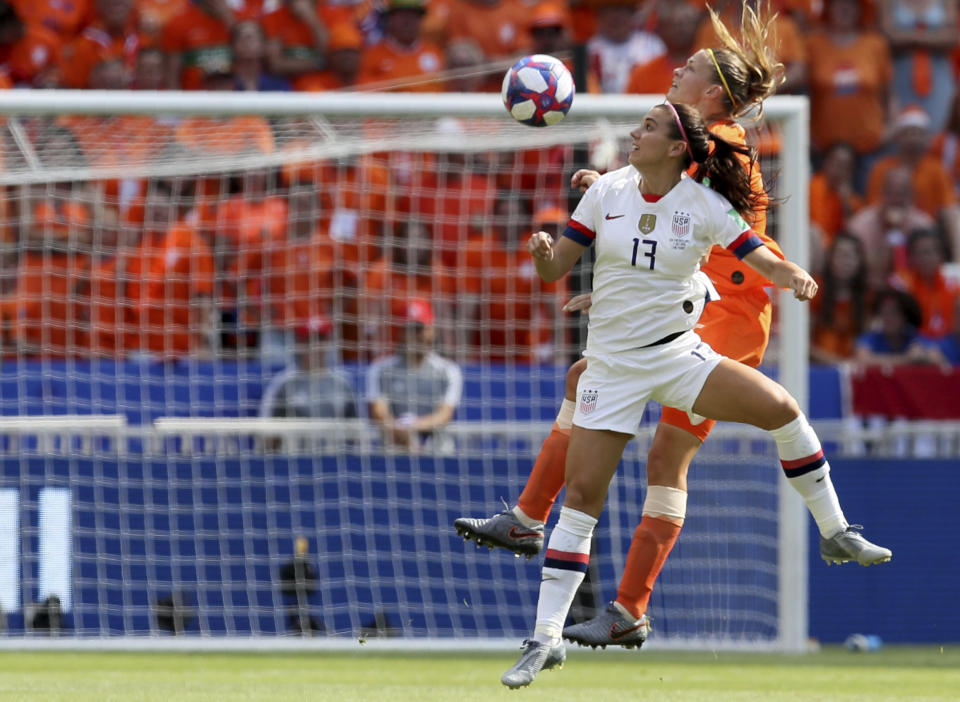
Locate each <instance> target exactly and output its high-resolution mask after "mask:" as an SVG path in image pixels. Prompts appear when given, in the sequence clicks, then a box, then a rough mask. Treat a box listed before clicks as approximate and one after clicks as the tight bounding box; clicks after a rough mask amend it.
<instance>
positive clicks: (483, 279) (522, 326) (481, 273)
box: [457, 234, 565, 363]
mask: <svg viewBox="0 0 960 702" xmlns="http://www.w3.org/2000/svg"><path fill="white" fill-rule="evenodd" d="M457 282H458V285H459V290H458V293H460V292H466V293H469V294H470V295H471V296H473V297H474V298H476V299H479V300H480V305H479V308H478V310H477V314H478V318H477V320H476V326H477V335H478V338H477V339H476V340H475V352H476V354H479V352H480V351H481V350H482V352H483V358H484V359H485V360H491V361H496V362H503V361H507V362H523V363H530V362H533V361H534V360H536V350H537V347H538V346H540V345H542V344H545V343H548V342H549V341H550V340H551V339H552V328H551V326H552V325H551V322H552V319H551V317H550V314H549V310H547V309H546V307H545V305H547V304H548V299H549V298H556V296H557V295H558V294H559V292H560V291H561V290H565V284H564V283H563V282H560V281H557V282H554V283H545V282H543V281H542V280H541V279H540V276H538V275H537V271H536V267H535V266H534V265H533V262H532V261H531V259H530V254H528V253H527V252H526V249H525V248H524V247H523V246H522V245H518V246H517V247H516V248H513V249H508V248H506V247H505V245H504V243H503V241H502V240H501V238H500V237H498V236H496V235H495V234H483V235H480V236H475V237H472V238H471V239H470V240H469V242H467V244H466V246H465V247H463V248H462V249H461V260H460V264H459V266H458V268H457ZM553 301H554V302H555V300H553Z"/></svg>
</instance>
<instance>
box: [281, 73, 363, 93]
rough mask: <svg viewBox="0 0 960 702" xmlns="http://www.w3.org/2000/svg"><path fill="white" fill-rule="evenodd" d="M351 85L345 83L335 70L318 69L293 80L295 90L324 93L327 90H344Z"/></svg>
mask: <svg viewBox="0 0 960 702" xmlns="http://www.w3.org/2000/svg"><path fill="white" fill-rule="evenodd" d="M349 87H350V85H348V84H347V83H344V82H343V81H342V80H340V78H339V77H337V75H336V74H335V73H334V72H333V71H317V72H316V73H307V74H305V75H302V76H297V77H296V78H295V79H294V81H293V89H294V90H302V91H304V92H308V93H322V92H325V91H327V90H343V89H344V88H349Z"/></svg>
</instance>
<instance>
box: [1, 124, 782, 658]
mask: <svg viewBox="0 0 960 702" xmlns="http://www.w3.org/2000/svg"><path fill="white" fill-rule="evenodd" d="M632 126H633V124H632V122H627V121H624V120H619V119H614V118H610V119H603V120H591V121H580V122H576V121H569V122H564V123H561V124H560V125H557V126H554V127H551V128H550V129H542V130H532V129H529V128H526V127H521V126H519V125H516V124H514V123H512V122H511V121H510V120H509V119H506V118H504V117H499V116H498V117H496V118H483V117H471V118H451V117H443V118H440V119H434V118H422V119H413V118H409V117H407V118H392V119H391V118H386V117H380V116H370V115H366V116H362V117H351V118H344V117H330V116H323V115H318V116H314V117H310V118H303V117H284V116H269V117H267V116H260V115H245V116H234V117H211V116H200V115H194V116H191V115H180V116H176V117H174V116H154V115H135V116H130V115H106V116H90V115H69V114H64V115H59V116H53V117H51V116H31V115H11V116H8V117H6V118H5V119H4V121H3V124H2V126H0V155H2V165H3V168H2V172H0V186H2V188H3V193H2V194H3V197H2V199H0V207H2V210H0V221H2V231H0V239H2V263H3V266H2V269H0V286H2V293H3V295H2V298H0V299H2V308H0V314H2V334H3V336H2V344H3V350H4V353H5V361H4V363H3V364H2V366H0V390H2V392H0V415H2V416H4V417H8V418H9V417H23V416H32V415H41V414H42V415H91V414H97V415H118V416H120V417H122V419H123V422H124V424H125V425H126V427H127V428H126V429H125V430H124V431H125V432H127V433H126V434H123V432H121V434H123V437H124V438H119V437H120V434H116V435H111V436H112V438H110V439H102V440H97V441H93V442H92V443H90V441H89V440H87V441H84V440H82V436H81V435H83V432H82V431H79V430H75V431H74V433H73V434H70V432H69V431H67V433H68V434H70V437H68V438H67V439H64V440H61V441H58V442H57V443H55V444H51V443H50V442H49V441H48V440H47V439H46V438H44V437H45V436H46V435H45V434H43V432H40V433H34V434H31V433H30V432H29V431H26V433H24V431H23V430H18V432H19V433H17V434H15V435H14V434H11V433H9V430H5V431H7V433H6V434H3V437H4V438H3V442H4V443H2V446H0V454H2V457H0V471H2V472H0V534H4V536H3V537H0V541H2V544H0V572H2V573H11V572H15V573H17V575H16V576H13V577H6V576H4V577H0V607H2V608H3V611H4V612H6V613H7V626H8V628H9V629H10V630H11V631H13V632H15V633H17V632H19V633H26V632H33V633H43V632H45V631H50V630H52V629H54V628H56V627H55V626H54V625H53V624H51V621H52V619H51V618H52V617H53V615H54V614H55V613H56V612H58V611H59V614H58V615H57V616H58V617H59V618H58V619H56V622H59V626H60V627H62V629H63V630H64V631H67V632H70V633H76V634H81V635H112V634H165V633H174V634H211V635H246V634H291V633H313V634H321V633H322V634H325V635H330V636H340V637H351V636H357V635H382V636H392V635H397V636H416V637H421V636H432V637H450V636H456V637H498V636H517V637H519V636H523V635H525V634H526V633H529V630H530V628H531V625H532V618H533V612H534V611H535V602H536V591H537V587H538V584H539V561H537V560H534V561H531V562H527V561H518V560H514V559H513V558H512V557H511V556H510V555H509V554H506V555H505V554H504V553H501V552H495V553H491V554H487V553H486V551H484V552H482V553H480V552H475V551H474V549H472V548H469V549H465V548H464V545H463V544H462V543H461V542H460V541H459V540H458V539H457V538H456V535H455V534H454V533H453V531H452V528H451V526H450V525H451V523H452V521H453V519H455V518H456V517H459V516H465V515H471V516H481V515H488V514H492V513H494V512H496V511H499V509H501V507H500V502H501V500H507V501H508V502H511V503H512V502H513V500H515V498H516V496H517V494H518V493H519V491H520V488H521V486H522V484H523V482H524V480H525V479H526V476H527V474H528V471H529V467H530V465H531V464H532V462H533V459H534V457H535V455H536V451H537V449H538V447H539V442H540V440H541V439H542V438H543V437H544V436H545V435H546V433H547V431H548V430H549V424H550V422H551V421H552V420H553V418H554V416H555V414H556V411H557V408H558V407H559V404H560V399H561V398H562V395H563V382H564V375H565V372H566V368H567V365H568V364H569V363H570V362H571V361H573V360H574V359H575V358H577V356H578V353H579V350H580V348H581V347H582V343H583V340H584V338H585V319H584V318H583V317H582V316H578V315H569V314H565V313H563V312H562V311H561V310H560V306H561V305H562V304H563V303H564V302H565V301H566V300H567V299H568V298H569V296H570V295H572V294H574V293H577V292H581V291H585V290H588V289H589V261H587V262H586V263H585V264H584V265H583V266H580V267H578V268H577V269H576V270H575V271H574V274H572V275H571V276H570V277H569V278H568V279H566V280H564V281H562V282H560V283H559V284H554V285H545V284H543V283H541V282H540V281H539V279H538V278H537V277H536V274H535V271H534V269H533V266H532V264H531V263H530V261H529V258H528V257H527V256H526V255H525V254H524V253H523V243H524V241H525V239H526V237H527V236H528V235H529V233H530V232H531V231H533V230H534V229H544V230H546V231H551V232H552V233H554V234H555V235H556V234H557V233H559V231H560V230H561V229H562V228H563V226H564V225H565V223H566V220H567V217H568V213H569V212H570V211H571V209H572V205H573V204H575V202H576V199H577V197H578V194H577V193H575V192H571V190H570V189H569V187H568V183H569V177H570V175H571V174H572V172H573V171H574V170H575V169H576V168H577V167H581V166H592V167H596V168H599V169H601V170H606V169H610V168H615V167H618V166H620V165H623V163H624V162H623V154H624V153H625V149H624V148H623V143H624V141H625V139H626V135H627V133H628V131H629V129H630V128H632ZM764 168H765V170H766V171H768V172H773V171H775V170H776V160H775V159H774V160H771V161H768V162H767V163H765V165H764ZM771 219H772V220H773V222H772V224H771V227H772V228H774V229H775V227H776V220H775V215H774V216H773V217H772V218H771ZM420 302H424V303H426V305H427V308H428V309H427V311H424V309H423V308H422V307H417V304H419V303H420ZM411 303H417V304H414V305H412V304H411ZM418 315H428V316H429V317H432V318H433V324H432V326H433V328H434V329H435V336H436V338H435V339H434V341H433V348H434V349H435V351H436V352H437V353H438V354H439V356H441V357H443V358H445V359H447V360H449V361H451V362H453V363H454V364H455V366H456V368H457V369H458V371H459V376H460V377H461V378H462V392H461V393H459V396H458V397H457V402H456V405H457V407H456V413H455V422H454V424H453V425H452V426H451V427H449V428H448V430H446V431H440V432H437V434H436V435H435V436H433V437H430V439H431V440H429V441H423V442H421V437H420V436H419V435H414V436H413V438H412V444H413V446H412V448H413V449H414V450H413V451H411V450H410V448H409V447H404V446H403V445H398V441H397V440H396V439H395V440H390V438H389V437H386V438H385V437H384V436H383V435H382V434H381V433H380V432H379V431H378V430H377V429H376V428H374V426H373V422H372V421H371V418H370V416H369V411H370V410H369V404H368V399H369V398H368V393H369V385H370V369H371V367H372V365H371V364H373V362H374V361H376V360H377V359H379V358H381V357H383V356H385V355H387V354H389V353H391V352H392V351H393V350H395V349H396V348H398V346H399V345H400V344H401V343H402V342H403V341H404V340H405V339H406V335H407V334H408V333H409V326H410V323H411V322H412V321H418V320H420V321H422V320H423V318H421V317H419V316H418ZM450 377H451V376H442V379H441V380H438V379H437V377H435V376H433V377H431V378H428V379H423V378H421V379H418V381H417V382H416V383H413V384H410V383H407V384H406V385H404V390H403V392H405V393H407V395H408V396H407V397H406V400H407V401H408V402H407V403H406V404H404V405H403V406H404V407H406V411H408V412H410V413H413V414H416V413H419V414H423V413H424V412H423V411H422V410H420V411H419V412H416V411H414V408H415V406H416V402H415V401H414V400H415V399H417V400H420V399H422V396H423V395H425V394H429V392H436V391H437V388H436V385H437V383H440V385H442V386H443V387H444V388H446V389H449V383H450V382H452V381H451V380H450ZM445 383H446V385H445ZM414 396H416V398H415V397H414ZM399 404H403V403H399ZM398 406H399V405H398ZM403 411H404V410H403V409H402V408H401V409H396V410H395V414H397V415H398V416H399V415H400V414H402V412H403ZM649 414H650V420H651V421H652V420H654V419H656V417H657V414H658V412H657V409H656V408H655V407H654V408H651V410H650V413H649ZM169 417H188V418H195V419H196V420H197V421H198V422H202V420H204V419H209V420H212V419H217V418H219V419H231V418H238V419H239V418H256V417H264V418H276V417H280V418H315V417H324V418H328V419H330V418H332V419H334V420H335V424H334V425H333V426H332V428H331V427H330V426H328V427H327V429H326V430H325V431H327V432H328V433H332V434H336V433H337V432H338V431H340V432H343V435H342V437H341V439H340V440H337V441H334V442H332V443H330V444H325V445H312V447H311V448H308V449H304V448H303V446H300V447H299V448H297V449H296V450H295V451H293V450H291V449H290V446H291V444H288V443H287V442H285V440H284V437H285V435H286V434H287V433H289V429H285V428H284V427H275V432H274V433H271V432H260V433H259V434H258V437H259V438H250V436H249V435H241V436H240V437H239V438H238V439H237V440H236V441H233V442H224V443H219V444H216V445H213V444H211V445H209V446H208V445H205V444H203V442H198V441H197V440H196V436H195V435H191V437H192V438H181V439H179V440H177V441H174V442H172V443H171V442H169V441H164V440H161V439H159V438H158V435H157V429H156V426H157V425H155V423H156V422H157V421H158V420H161V421H162V420H163V418H169ZM67 423H68V424H69V420H67ZM338 427H339V428H338ZM67 429H68V430H69V427H68V428H67ZM222 431H223V430H222V428H216V427H213V426H211V428H210V429H209V436H211V437H214V436H217V435H218V433H221V432H222ZM298 431H300V430H298ZM128 434H129V435H128ZM748 437H749V435H748ZM87 438H88V439H89V437H87ZM405 441H411V439H410V436H409V435H408V436H407V439H405ZM732 441H733V443H732V444H729V445H726V444H724V443H723V442H722V441H720V440H717V441H716V442H715V443H714V444H713V445H712V446H711V444H710V443H709V442H708V447H710V450H705V451H704V453H703V454H701V456H700V457H699V458H698V462H697V463H696V464H695V466H694V469H693V471H694V479H693V481H692V489H691V499H690V515H689V519H688V522H687V526H686V528H685V530H684V535H683V537H682V538H681V541H680V543H679V544H678V546H677V548H676V550H675V553H674V555H673V556H672V557H671V559H670V561H669V563H668V566H667V568H666V570H665V571H664V574H663V576H662V578H661V581H660V586H659V588H658V590H657V591H656V593H655V596H654V599H653V601H652V605H651V606H652V614H653V616H654V618H655V620H656V622H657V624H656V626H657V630H658V634H657V636H658V637H660V639H661V640H663V641H670V640H683V641H691V640H692V641H711V642H713V641H727V642H761V643H763V642H766V643H767V644H768V645H772V644H773V642H774V641H775V640H776V637H777V635H778V628H777V626H778V625H777V603H778V584H777V562H778V554H777V552H776V543H777V514H778V504H777V471H776V470H774V468H775V466H776V462H775V451H774V449H773V448H772V446H770V445H767V444H766V443H765V442H759V443H758V442H755V441H752V440H748V439H744V438H743V437H742V436H738V437H736V438H735V439H733V440H732ZM401 443H403V442H401ZM211 446H212V448H211ZM645 450H646V444H645V443H643V442H639V443H638V444H636V445H635V446H634V447H633V448H631V453H630V456H629V457H628V458H627V459H626V460H625V461H624V465H623V466H622V470H621V475H620V477H619V478H618V479H617V481H616V482H615V484H614V487H613V488H612V491H611V498H610V503H609V508H608V511H607V514H606V516H605V517H604V518H603V520H602V521H601V527H600V529H599V530H598V533H599V534H600V536H599V538H598V540H597V547H596V550H597V554H596V558H595V559H594V563H595V568H594V570H593V571H591V578H590V582H589V583H588V585H587V586H586V588H585V589H584V590H583V593H582V595H581V597H580V599H579V600H578V603H579V604H578V606H580V607H581V612H589V611H590V608H591V607H595V606H602V604H603V602H605V601H606V600H607V599H610V598H611V596H612V593H613V590H614V584H615V582H616V578H617V577H618V576H619V569H620V567H622V563H623V559H624V557H625V554H626V549H627V547H628V545H629V540H630V537H631V535H632V533H633V529H634V527H635V526H636V524H637V523H638V522H639V518H640V514H639V510H640V505H641V504H642V494H643V481H642V472H643V470H642V469H643V462H642V456H643V455H644V452H645ZM9 534H19V536H17V537H13V538H12V540H11V537H9V536H7V535H9ZM51 598H54V599H55V600H56V601H55V602H54V601H53V600H52V599H51ZM58 608H59V609H58ZM45 622H46V623H45Z"/></svg>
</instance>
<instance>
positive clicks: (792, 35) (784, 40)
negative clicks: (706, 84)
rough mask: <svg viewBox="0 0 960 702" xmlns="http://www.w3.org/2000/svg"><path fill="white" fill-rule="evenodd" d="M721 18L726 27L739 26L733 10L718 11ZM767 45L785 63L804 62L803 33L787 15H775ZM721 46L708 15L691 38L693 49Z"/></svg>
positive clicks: (805, 51)
mask: <svg viewBox="0 0 960 702" xmlns="http://www.w3.org/2000/svg"><path fill="white" fill-rule="evenodd" d="M739 5H740V3H736V4H733V3H731V4H730V5H729V6H728V7H730V8H733V7H739ZM720 16H721V19H722V20H723V21H724V24H726V25H727V26H728V27H739V26H740V20H739V18H738V17H737V15H736V14H735V13H734V11H733V10H732V9H731V10H727V11H726V12H721V13H720ZM767 45H768V46H769V47H771V48H772V49H774V51H775V52H776V56H777V59H778V60H780V61H782V62H783V63H785V64H790V63H804V62H806V60H807V48H806V46H805V45H804V43H803V34H802V33H801V31H800V28H799V27H798V26H797V23H796V22H795V21H794V20H793V19H792V18H791V17H789V16H787V15H784V14H781V15H779V16H778V17H777V19H776V22H774V24H773V27H772V28H771V30H770V35H769V39H768V41H767ZM718 46H722V44H721V43H720V40H719V39H718V38H717V34H716V32H714V31H713V23H712V22H711V21H710V18H709V17H706V18H705V19H704V20H703V21H701V22H700V26H699V27H698V28H697V33H696V35H695V37H694V40H693V50H694V51H698V50H700V49H707V48H716V47H718Z"/></svg>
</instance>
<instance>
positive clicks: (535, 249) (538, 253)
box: [527, 232, 553, 261]
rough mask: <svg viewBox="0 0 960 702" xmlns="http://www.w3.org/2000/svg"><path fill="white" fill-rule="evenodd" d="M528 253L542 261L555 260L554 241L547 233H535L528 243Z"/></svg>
mask: <svg viewBox="0 0 960 702" xmlns="http://www.w3.org/2000/svg"><path fill="white" fill-rule="evenodd" d="M527 251H529V252H530V255H531V256H533V257H534V258H536V259H539V260H541V261H552V260H553V239H552V238H551V237H550V235H549V234H547V233H546V232H535V233H534V234H533V235H532V236H531V237H530V239H529V240H528V241H527Z"/></svg>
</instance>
